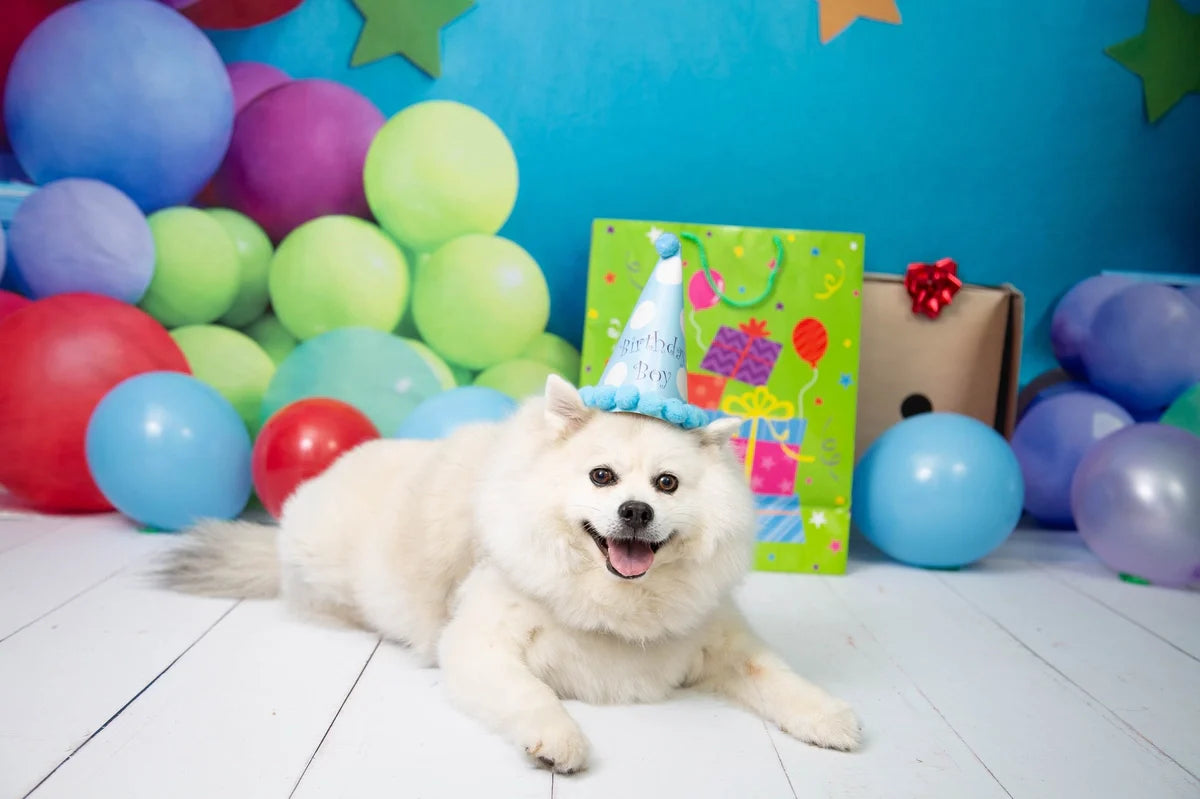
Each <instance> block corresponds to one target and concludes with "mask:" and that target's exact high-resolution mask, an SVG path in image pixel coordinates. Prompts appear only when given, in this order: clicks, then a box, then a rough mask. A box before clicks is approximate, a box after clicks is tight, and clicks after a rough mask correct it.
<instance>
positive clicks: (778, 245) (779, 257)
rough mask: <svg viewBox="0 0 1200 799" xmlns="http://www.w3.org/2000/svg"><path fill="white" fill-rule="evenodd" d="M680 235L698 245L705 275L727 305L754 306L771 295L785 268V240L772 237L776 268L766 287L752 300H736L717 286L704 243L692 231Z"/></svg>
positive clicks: (738, 306) (737, 306) (769, 276)
mask: <svg viewBox="0 0 1200 799" xmlns="http://www.w3.org/2000/svg"><path fill="white" fill-rule="evenodd" d="M679 237H680V238H681V239H686V240H687V241H690V242H691V243H692V244H695V245H696V249H698V250H699V251H700V267H701V268H702V269H703V270H704V277H705V279H707V280H708V287H709V288H710V289H712V292H713V294H715V295H716V296H717V297H718V298H719V299H720V300H721V302H723V303H725V304H726V305H731V306H733V307H734V308H752V307H754V306H755V305H758V304H759V303H760V302H762V301H763V300H765V299H766V298H767V297H770V296H771V292H772V291H774V290H775V279H776V278H777V277H779V273H780V271H781V270H782V269H783V242H782V241H780V240H779V237H778V236H772V237H771V241H773V242H774V243H775V268H774V269H772V270H770V274H769V275H768V276H767V285H766V288H764V289H763V290H762V293H761V294H759V295H758V296H757V297H755V298H754V299H752V300H735V299H733V298H732V297H727V296H725V292H723V291H721V289H720V288H718V287H717V281H716V279H715V278H713V274H712V267H710V266H709V265H708V253H707V252H705V250H704V243H703V242H702V241H700V239H699V238H698V237H697V236H695V235H693V234H691V233H680V234H679Z"/></svg>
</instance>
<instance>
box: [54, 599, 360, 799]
mask: <svg viewBox="0 0 1200 799" xmlns="http://www.w3.org/2000/svg"><path fill="white" fill-rule="evenodd" d="M374 646H375V639H374V637H373V636H371V635H369V634H368V633H365V632H362V631H357V630H340V629H330V628H326V627H322V626H318V625H315V624H311V623H308V622H305V621H301V620H297V619H293V618H289V617H288V616H286V615H285V613H284V611H283V609H282V607H281V605H280V603H278V602H276V601H254V602H242V603H240V604H239V605H238V606H237V607H236V608H234V609H233V610H232V611H231V612H230V613H229V614H228V615H227V616H226V617H225V618H224V619H222V620H221V622H220V623H219V624H217V625H216V626H215V627H214V628H213V629H212V630H211V631H210V632H209V633H208V634H207V635H205V636H204V637H203V638H202V639H201V640H200V641H199V642H197V643H196V645H195V646H194V647H192V648H191V650H190V651H188V653H187V654H186V655H185V656H184V657H182V658H181V659H180V660H179V661H178V662H177V663H176V664H175V665H174V666H173V667H172V668H171V669H169V670H168V671H167V672H166V673H165V674H163V675H162V677H160V678H159V679H158V680H157V681H156V682H155V683H154V684H153V685H152V686H150V688H149V689H148V690H146V691H145V693H143V694H142V695H141V696H140V697H139V698H138V700H137V701H136V702H134V703H133V704H132V705H131V706H130V707H129V708H127V709H126V710H125V711H124V712H123V713H122V714H121V715H120V716H118V717H117V718H116V719H115V720H114V721H113V722H112V723H110V724H109V725H108V726H107V727H105V728H104V729H103V730H102V731H101V732H100V733H99V734H97V735H96V736H95V737H94V738H93V739H92V740H91V741H90V742H89V743H88V744H87V745H86V746H84V747H83V748H82V749H80V750H79V751H78V752H77V753H76V754H75V755H74V756H73V757H72V758H71V759H70V760H68V761H67V762H66V763H65V764H63V766H62V767H61V768H60V769H59V770H58V771H57V772H55V773H54V775H53V776H51V777H50V778H49V779H48V780H46V782H44V783H43V784H42V785H41V787H39V788H38V790H37V791H36V792H35V793H34V794H33V797H34V798H35V799H49V798H50V797H64V798H67V797H69V798H70V799H74V798H75V797H80V796H87V797H89V798H91V799H136V798H138V797H146V798H147V799H150V798H151V797H153V799H162V797H168V796H169V797H172V799H191V797H196V798H197V799H201V798H203V799H209V798H210V797H216V796H236V797H239V799H241V798H242V797H246V798H247V799H251V798H252V797H271V799H281V797H286V796H287V795H288V793H289V792H290V791H291V789H292V787H293V786H294V785H295V783H296V780H297V779H298V778H299V776H300V774H301V772H302V771H303V769H304V766H305V764H306V763H307V762H308V760H309V758H310V757H311V756H312V753H313V752H314V751H315V750H316V748H317V744H318V743H319V742H320V740H321V737H322V736H323V735H324V734H325V731H326V730H327V729H328V727H329V723H330V721H331V720H332V719H333V717H334V715H335V713H336V712H337V710H338V708H339V707H340V706H341V704H342V702H343V700H344V699H345V697H346V694H347V693H348V691H349V689H350V686H351V685H352V684H353V682H354V680H355V679H357V677H358V675H359V673H360V672H361V670H362V665H363V663H364V662H365V661H366V659H367V657H368V656H369V655H370V653H371V652H372V650H373V649H374Z"/></svg>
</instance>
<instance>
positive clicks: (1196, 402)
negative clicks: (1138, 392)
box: [1159, 383, 1200, 436]
mask: <svg viewBox="0 0 1200 799" xmlns="http://www.w3.org/2000/svg"><path fill="white" fill-rule="evenodd" d="M1159 421H1160V422H1161V423H1163V424H1169V425H1171V426H1172V427H1180V428H1182V429H1184V430H1187V431H1188V432H1189V433H1195V434H1196V435H1198V436H1200V383H1197V384H1196V385H1194V386H1192V387H1191V388H1189V389H1188V390H1187V391H1185V392H1183V394H1182V396H1180V397H1179V399H1177V400H1175V401H1174V402H1172V403H1171V407H1169V408H1167V412H1166V413H1164V414H1163V415H1162V418H1161V419H1159Z"/></svg>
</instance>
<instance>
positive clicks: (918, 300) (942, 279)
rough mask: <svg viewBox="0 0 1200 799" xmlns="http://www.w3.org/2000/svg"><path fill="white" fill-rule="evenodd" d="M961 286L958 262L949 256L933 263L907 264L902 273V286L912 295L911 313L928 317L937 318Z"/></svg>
mask: <svg viewBox="0 0 1200 799" xmlns="http://www.w3.org/2000/svg"><path fill="white" fill-rule="evenodd" d="M962 286H963V283H962V281H961V280H959V279H958V264H956V263H955V262H954V260H953V259H951V258H943V259H941V260H940V261H938V262H937V263H933V264H909V265H908V272H907V273H906V274H905V275H904V288H905V289H907V290H908V296H910V297H912V301H913V304H912V310H913V313H919V314H925V315H926V316H928V317H929V318H930V319H937V318H938V315H939V314H940V313H941V312H942V309H943V308H945V307H946V306H947V305H949V304H950V303H951V302H953V300H954V295H955V294H957V293H958V290H959V289H961V288H962Z"/></svg>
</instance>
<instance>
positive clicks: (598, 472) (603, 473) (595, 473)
mask: <svg viewBox="0 0 1200 799" xmlns="http://www.w3.org/2000/svg"><path fill="white" fill-rule="evenodd" d="M588 476H589V477H591V478H592V482H593V483H595V484H596V485H598V486H608V485H612V484H613V483H615V482H617V476H616V475H615V474H613V472H612V469H605V468H604V467H603V466H601V467H600V468H598V469H592V472H591V474H590V475H588Z"/></svg>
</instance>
